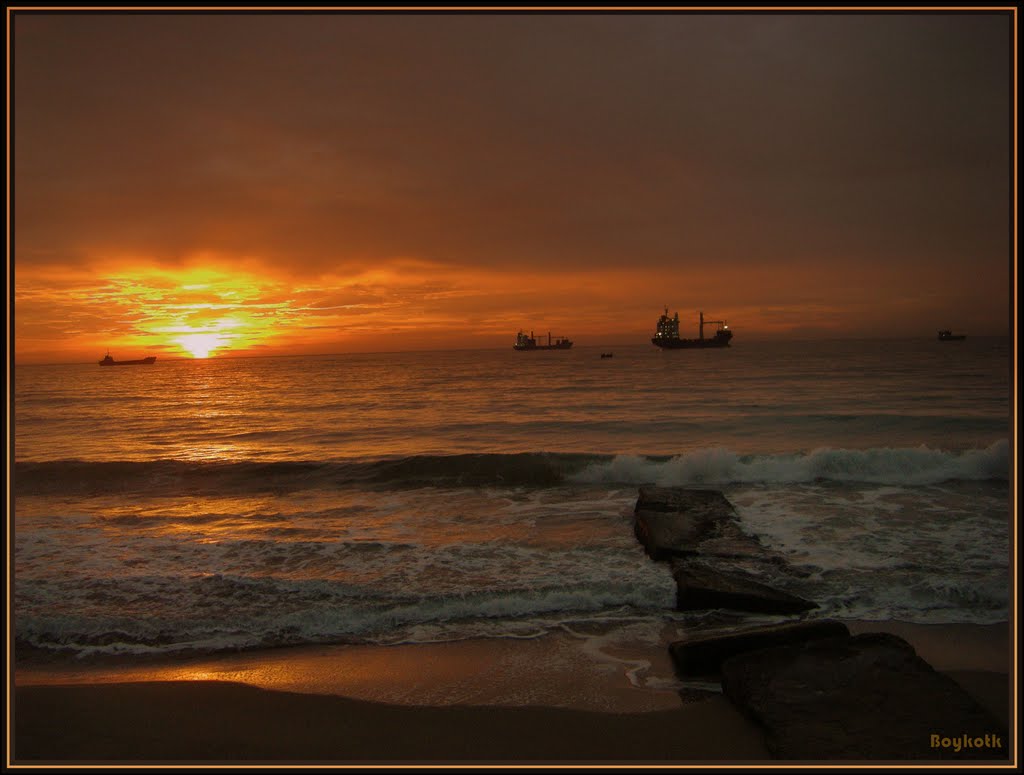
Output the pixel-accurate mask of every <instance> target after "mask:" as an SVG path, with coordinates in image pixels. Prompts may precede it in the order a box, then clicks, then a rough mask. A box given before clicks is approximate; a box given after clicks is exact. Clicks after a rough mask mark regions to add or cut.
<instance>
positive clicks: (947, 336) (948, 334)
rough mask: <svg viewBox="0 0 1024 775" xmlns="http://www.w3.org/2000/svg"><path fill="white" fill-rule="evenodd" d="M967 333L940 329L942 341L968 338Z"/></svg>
mask: <svg viewBox="0 0 1024 775" xmlns="http://www.w3.org/2000/svg"><path fill="white" fill-rule="evenodd" d="M966 338H967V335H966V334H954V333H953V332H952V331H948V330H947V331H939V341H940V342H959V341H960V340H961V339H966Z"/></svg>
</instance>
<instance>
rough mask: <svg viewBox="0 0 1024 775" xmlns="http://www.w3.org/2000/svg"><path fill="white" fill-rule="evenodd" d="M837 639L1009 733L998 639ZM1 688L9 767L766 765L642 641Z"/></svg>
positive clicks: (284, 660)
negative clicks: (956, 699)
mask: <svg viewBox="0 0 1024 775" xmlns="http://www.w3.org/2000/svg"><path fill="white" fill-rule="evenodd" d="M851 630H853V631H854V632H868V631H880V630H888V631H891V632H895V633H896V634H898V635H900V636H901V637H904V638H906V639H907V640H909V641H910V642H911V643H913V644H914V646H915V647H916V648H917V650H918V653H919V654H921V656H923V657H924V658H925V659H926V660H928V661H929V662H930V663H931V664H932V665H933V666H934V667H935V668H936V669H939V670H942V671H944V672H947V673H948V674H949V675H951V676H952V677H953V678H954V679H955V680H957V681H958V682H960V683H961V685H962V686H963V687H964V688H965V689H966V690H967V691H968V692H970V693H971V694H972V695H974V696H975V697H976V699H978V701H979V702H980V703H981V704H982V705H984V706H985V707H987V708H989V710H990V711H991V712H992V713H993V714H994V715H996V717H997V718H1000V719H1001V720H1004V721H1007V723H1008V719H1009V715H1010V709H1011V707H1012V702H1011V695H1010V691H1011V686H1012V684H1011V681H1010V676H1009V675H1008V673H1009V671H1010V662H1011V660H1010V650H1009V649H1010V640H1009V627H1008V626H1006V625H992V626H972V625H932V626H929V625H904V624H899V623H864V622H858V623H851ZM670 636H671V634H668V635H667V636H666V637H670ZM16 680H17V686H18V688H17V690H16V694H15V697H14V701H15V709H14V710H15V713H14V723H13V726H12V732H13V755H14V761H15V762H21V761H35V762H43V761H64V762H69V761H79V762H89V761H112V762H129V761H144V762H157V761H219V762H249V761H251V762H256V761H278V762H280V761H290V762H303V761H305V762H337V763H349V762H351V763H356V762H361V761H373V762H405V763H417V762H421V763H440V762H445V761H453V762H455V761H458V762H470V761H472V762H506V763H509V762H530V761H534V762H543V761H558V762H570V761H572V762H632V763H672V762H688V763H693V762H699V761H710V762H728V761H738V762H739V761H752V760H762V761H767V760H769V754H768V750H767V748H766V747H765V744H764V740H763V737H762V735H761V732H760V730H759V728H758V727H757V726H756V725H755V724H754V723H753V722H751V721H749V720H748V719H746V718H745V717H744V716H742V715H741V714H740V713H739V712H738V711H737V710H736V709H735V708H734V707H733V706H732V705H731V704H730V703H729V702H728V701H727V700H726V699H725V698H724V697H722V696H721V695H718V696H713V695H711V696H707V695H703V694H700V693H696V694H692V693H691V694H689V695H688V698H693V697H699V699H695V700H693V701H687V702H684V701H683V700H682V699H681V697H680V693H679V688H680V684H679V682H678V681H677V680H676V679H675V677H674V675H673V673H672V668H671V663H670V660H669V659H668V654H667V649H665V648H664V647H663V646H662V645H661V644H654V643H637V644H629V643H623V642H617V641H615V640H614V639H612V640H605V641H602V640H601V639H600V638H598V639H582V640H581V639H580V638H578V637H572V636H569V635H565V636H561V635H560V636H549V637H545V638H539V639H536V640H502V641H464V642H458V643H446V644H423V645H405V646H390V647H383V646H331V647H304V648H297V649H277V650H274V651H268V652H258V653H243V654H234V655H223V656H217V657H206V658H203V659H190V660H178V661H173V662H171V661H166V660H164V661H152V660H150V661H145V660H143V661H140V660H130V661H126V660H119V661H116V662H109V661H108V662H94V663H91V664H85V663H82V662H80V661H79V662H74V663H61V662H50V663H47V664H25V665H19V667H18V670H17V674H16ZM1008 726H1010V727H1011V728H1012V726H1013V725H1012V724H1009V723H1008Z"/></svg>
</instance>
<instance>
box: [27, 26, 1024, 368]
mask: <svg viewBox="0 0 1024 775" xmlns="http://www.w3.org/2000/svg"><path fill="white" fill-rule="evenodd" d="M11 41H12V46H13V50H12V61H13V71H12V76H11V81H12V94H11V97H10V109H11V139H12V149H11V158H12V160H13V174H12V178H11V181H12V184H13V187H14V194H13V197H12V201H13V205H12V207H13V209H12V213H11V219H12V223H13V226H14V230H13V266H14V288H13V301H14V324H13V328H14V339H15V357H16V361H18V362H33V361H45V362H61V361H83V362H84V361H88V360H92V359H98V358H99V357H101V356H102V355H103V354H104V353H105V352H106V351H107V350H108V349H109V350H110V351H111V354H113V355H114V357H115V358H130V357H141V356H143V355H159V356H162V357H169V358H171V357H205V356H215V357H225V356H229V355H257V354H265V355H285V354H303V353H330V352H377V351H399V350H417V349H446V348H458V349H463V348H475V347H510V346H511V345H512V343H513V341H514V339H515V335H516V332H517V331H518V330H519V329H524V330H527V331H529V330H535V331H537V332H539V333H540V332H543V333H544V334H546V333H547V332H548V331H551V332H552V333H553V335H556V336H568V337H570V338H572V339H573V340H574V341H575V342H576V343H577V345H580V346H583V345H610V344H626V343H634V342H635V343H645V342H647V341H648V340H649V338H650V336H652V335H653V333H654V327H655V323H656V321H657V318H658V316H659V315H660V314H661V313H662V311H663V309H664V308H665V307H666V306H667V307H669V309H670V311H672V312H675V311H677V310H678V311H679V314H680V319H681V329H682V330H683V332H684V333H683V335H684V336H686V335H696V328H697V314H698V311H700V310H703V311H704V312H705V314H706V316H707V317H709V318H712V319H725V320H727V321H728V323H729V326H730V328H731V329H732V330H733V331H734V340H733V343H734V344H733V346H742V343H744V342H745V341H747V342H757V341H765V340H771V339H784V338H799V339H807V338H818V337H885V336H911V337H916V336H927V337H934V336H935V332H936V331H937V330H938V329H942V328H952V329H954V330H955V331H958V332H962V333H967V334H968V335H970V336H974V335H1005V334H1007V333H1008V332H1009V330H1010V326H1011V311H1012V310H1013V308H1014V302H1013V297H1012V295H1011V294H1012V291H1011V283H1012V277H1013V271H1014V267H1015V260H1016V259H1015V256H1014V254H1013V250H1014V246H1013V244H1012V229H1013V226H1014V222H1013V219H1012V217H1011V207H1012V200H1011V186H1012V180H1013V177H1012V174H1013V164H1014V157H1013V145H1012V141H1011V137H1012V129H1013V121H1014V118H1015V115H1014V112H1013V107H1012V106H1013V98H1014V96H1015V92H1014V88H1015V86H1014V84H1013V81H1012V78H1011V71H1012V64H1013V47H1014V39H1013V28H1012V17H1011V16H1009V15H1008V14H1006V13H988V14H986V13H972V14H963V13H946V14H929V13H907V14H888V13H877V14H827V13H796V14H783V13H768V14H745V13H742V12H732V13H719V14H697V13H668V12H666V13H655V14H630V13H614V12H612V13H604V14H597V13H586V12H577V13H565V14H557V15H543V14H527V13H515V14H486V13H485V14H439V13H424V14H411V13H400V12H394V13H379V14H329V13H325V12H317V13H312V14H285V13H270V14H253V13H245V12H228V13H224V14H219V15H209V14H207V15H204V14H197V13H191V14H187V13H186V14H157V13H141V14H135V15H128V14H100V13H74V14H72V13H52V14H31V13H24V12H16V13H15V14H14V17H13V24H12V31H11ZM1012 314H1013V316H1014V319H1015V312H1013V313H1012ZM691 328H692V331H691V330H690V329H691Z"/></svg>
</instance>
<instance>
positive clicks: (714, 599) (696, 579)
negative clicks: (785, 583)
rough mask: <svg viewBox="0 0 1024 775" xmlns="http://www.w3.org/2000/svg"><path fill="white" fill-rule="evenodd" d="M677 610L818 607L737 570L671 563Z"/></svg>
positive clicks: (770, 611)
mask: <svg viewBox="0 0 1024 775" xmlns="http://www.w3.org/2000/svg"><path fill="white" fill-rule="evenodd" d="M672 575H673V577H674V578H675V581H676V610H679V611H699V610H707V609H712V608H728V609H731V610H733V611H751V612H756V613H765V614H797V613H801V612H803V611H809V610H810V609H812V608H817V604H816V603H813V602H811V601H810V600H805V599H804V598H802V597H797V596H796V595H791V594H789V593H788V592H783V591H781V590H778V589H775V588H773V587H770V586H768V585H767V584H762V583H761V582H760V581H757V580H756V579H754V578H753V577H751V576H750V575H749V574H747V573H744V572H742V571H739V570H735V569H733V570H729V571H724V570H720V569H717V568H711V567H708V566H707V565H704V564H702V563H696V562H678V563H675V562H674V563H673V572H672Z"/></svg>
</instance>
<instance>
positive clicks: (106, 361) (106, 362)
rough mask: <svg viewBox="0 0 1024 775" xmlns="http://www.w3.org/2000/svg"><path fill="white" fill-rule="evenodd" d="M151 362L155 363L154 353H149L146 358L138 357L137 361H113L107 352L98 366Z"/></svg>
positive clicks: (147, 363) (133, 364) (145, 363)
mask: <svg viewBox="0 0 1024 775" xmlns="http://www.w3.org/2000/svg"><path fill="white" fill-rule="evenodd" d="M151 363H156V356H155V355H150V356H149V357H148V358H139V359H138V360H137V361H115V360H114V359H113V358H111V357H110V353H109V352H108V353H107V354H106V355H105V356H104V358H103V360H102V361H100V366H143V365H149V364H151Z"/></svg>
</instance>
